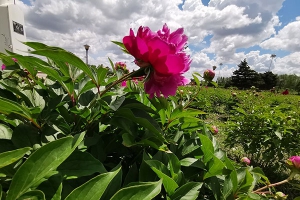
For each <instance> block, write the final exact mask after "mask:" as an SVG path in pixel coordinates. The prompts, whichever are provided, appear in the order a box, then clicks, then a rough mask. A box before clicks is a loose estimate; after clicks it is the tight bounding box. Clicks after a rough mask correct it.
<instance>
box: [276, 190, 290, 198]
mask: <svg viewBox="0 0 300 200" xmlns="http://www.w3.org/2000/svg"><path fill="white" fill-rule="evenodd" d="M287 197H288V195H285V194H284V193H282V192H276V194H275V199H277V200H284V199H287Z"/></svg>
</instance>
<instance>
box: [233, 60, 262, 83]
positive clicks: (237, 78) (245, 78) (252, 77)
mask: <svg viewBox="0 0 300 200" xmlns="http://www.w3.org/2000/svg"><path fill="white" fill-rule="evenodd" d="M238 67H239V68H238V69H237V70H235V71H234V72H233V75H232V77H231V81H232V86H235V87H237V88H239V89H248V88H250V87H251V86H256V87H257V84H258V83H259V75H258V73H257V72H256V71H254V70H252V69H250V67H249V65H248V63H247V61H246V59H244V60H243V61H241V63H240V64H239V65H238Z"/></svg>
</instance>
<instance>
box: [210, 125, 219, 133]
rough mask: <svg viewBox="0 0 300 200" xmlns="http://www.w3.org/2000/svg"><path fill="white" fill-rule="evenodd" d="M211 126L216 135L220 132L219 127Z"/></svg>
mask: <svg viewBox="0 0 300 200" xmlns="http://www.w3.org/2000/svg"><path fill="white" fill-rule="evenodd" d="M211 128H212V130H213V134H214V135H216V134H217V133H218V132H219V130H218V128H217V127H216V126H212V127H211Z"/></svg>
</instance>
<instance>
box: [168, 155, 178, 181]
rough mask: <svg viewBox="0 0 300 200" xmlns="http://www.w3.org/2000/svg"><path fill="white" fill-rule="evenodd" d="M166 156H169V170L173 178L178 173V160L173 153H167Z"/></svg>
mask: <svg viewBox="0 0 300 200" xmlns="http://www.w3.org/2000/svg"><path fill="white" fill-rule="evenodd" d="M167 156H168V158H169V166H170V172H171V175H172V178H174V176H178V173H179V171H180V161H179V159H178V158H177V156H176V155H175V154H173V153H167Z"/></svg>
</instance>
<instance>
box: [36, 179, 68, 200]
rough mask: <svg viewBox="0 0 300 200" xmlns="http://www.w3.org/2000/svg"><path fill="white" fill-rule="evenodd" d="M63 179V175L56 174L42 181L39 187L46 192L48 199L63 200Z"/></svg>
mask: <svg viewBox="0 0 300 200" xmlns="http://www.w3.org/2000/svg"><path fill="white" fill-rule="evenodd" d="M62 181H63V179H62V176H61V175H60V174H55V175H53V176H51V177H49V178H48V179H47V180H46V181H44V182H42V183H41V184H40V185H39V186H38V188H37V189H38V190H41V191H43V192H44V194H45V198H46V199H51V200H61V192H62Z"/></svg>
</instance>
